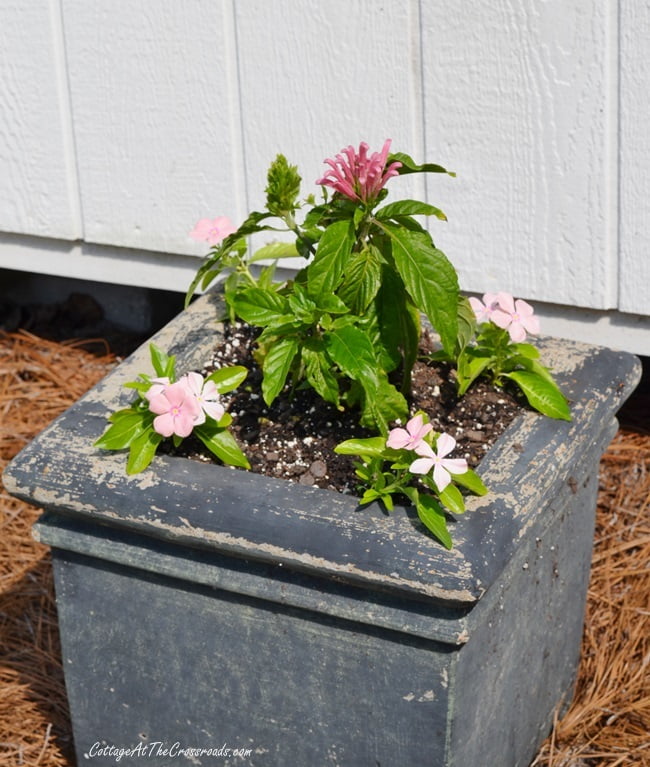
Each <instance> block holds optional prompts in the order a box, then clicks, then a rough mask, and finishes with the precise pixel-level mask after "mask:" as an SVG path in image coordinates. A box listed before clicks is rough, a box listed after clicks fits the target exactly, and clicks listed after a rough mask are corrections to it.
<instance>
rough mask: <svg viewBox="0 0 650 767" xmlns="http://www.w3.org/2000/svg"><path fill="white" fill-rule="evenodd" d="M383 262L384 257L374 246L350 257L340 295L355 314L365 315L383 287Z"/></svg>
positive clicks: (339, 291) (339, 290)
mask: <svg viewBox="0 0 650 767" xmlns="http://www.w3.org/2000/svg"><path fill="white" fill-rule="evenodd" d="M382 262H383V257H382V255H381V253H380V252H379V249H378V248H377V247H376V246H374V245H370V246H368V247H367V248H364V249H363V250H362V251H361V252H359V253H353V254H352V256H351V257H350V260H349V262H348V264H347V266H346V269H345V274H344V277H343V282H342V283H341V285H340V287H339V289H338V295H339V296H340V297H341V298H342V299H343V301H345V303H346V304H347V305H348V306H349V307H350V309H351V311H352V313H353V314H363V313H364V312H365V311H366V309H367V308H368V305H369V304H370V302H371V301H372V300H373V298H374V297H375V296H376V295H377V291H378V290H379V287H380V285H381V268H382Z"/></svg>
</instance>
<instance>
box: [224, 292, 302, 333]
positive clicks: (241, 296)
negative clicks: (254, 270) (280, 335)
mask: <svg viewBox="0 0 650 767" xmlns="http://www.w3.org/2000/svg"><path fill="white" fill-rule="evenodd" d="M233 306H234V307H235V311H236V312H237V314H238V315H239V316H240V317H241V318H242V319H243V320H244V322H248V323H249V324H250V325H269V324H270V323H272V322H278V321H279V319H281V318H282V317H285V316H287V315H288V314H289V313H290V312H289V304H288V302H287V300H286V299H285V298H284V297H283V296H280V295H278V294H277V293H276V292H275V290H262V289H261V288H247V289H246V290H242V291H240V292H239V293H237V295H236V296H235V297H234V299H233Z"/></svg>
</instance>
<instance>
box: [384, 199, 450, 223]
mask: <svg viewBox="0 0 650 767" xmlns="http://www.w3.org/2000/svg"><path fill="white" fill-rule="evenodd" d="M400 216H435V217H436V218H439V219H440V220H441V221H446V220H447V216H445V214H444V213H443V212H442V211H441V210H440V208H436V207H435V206H434V205H429V204H428V203H426V202H420V201H418V200H399V201H398V202H391V203H389V204H388V205H385V206H384V207H383V208H380V209H379V210H378V211H377V212H376V213H375V218H378V219H380V220H381V221H386V220H387V219H390V218H396V217H398V218H399V217H400Z"/></svg>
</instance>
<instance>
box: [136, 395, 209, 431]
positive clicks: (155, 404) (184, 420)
mask: <svg viewBox="0 0 650 767" xmlns="http://www.w3.org/2000/svg"><path fill="white" fill-rule="evenodd" d="M149 410H151V412H152V413H156V418H154V419H153V428H154V430H155V431H157V432H158V434H162V435H163V437H171V436H172V434H176V435H177V436H179V437H187V436H189V434H190V433H191V432H192V429H193V428H194V424H195V423H196V422H197V419H198V418H200V416H201V415H202V412H201V406H200V405H199V403H198V402H197V401H196V397H194V395H193V394H192V392H191V391H190V390H189V389H188V387H187V384H186V382H184V381H177V382H176V383H173V384H169V386H165V388H164V389H163V391H161V392H159V393H158V394H154V395H153V396H152V397H151V399H150V400H149Z"/></svg>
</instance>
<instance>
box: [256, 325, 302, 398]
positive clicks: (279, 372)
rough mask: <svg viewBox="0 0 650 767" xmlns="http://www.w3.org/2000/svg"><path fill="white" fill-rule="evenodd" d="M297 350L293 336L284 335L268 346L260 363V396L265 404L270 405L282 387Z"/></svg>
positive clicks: (296, 340)
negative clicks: (261, 363) (261, 374)
mask: <svg viewBox="0 0 650 767" xmlns="http://www.w3.org/2000/svg"><path fill="white" fill-rule="evenodd" d="M297 351H298V339H297V338H296V337H295V336H285V337H284V338H281V339H279V340H278V341H276V342H275V343H273V344H271V346H269V348H268V351H267V353H266V356H265V357H264V363H263V365H262V371H263V373H264V379H263V380H262V396H263V397H264V402H266V404H267V405H270V404H271V403H272V402H273V400H274V399H275V398H276V397H277V396H278V394H279V393H280V392H281V391H282V389H283V388H284V384H285V381H286V380H287V376H288V375H289V370H291V364H292V363H293V360H294V357H295V356H296V353H297Z"/></svg>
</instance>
